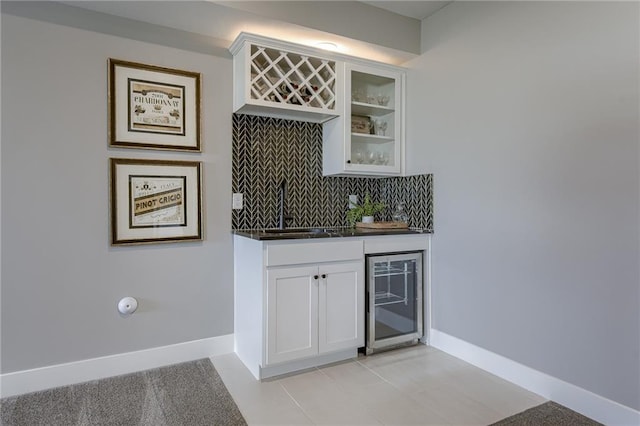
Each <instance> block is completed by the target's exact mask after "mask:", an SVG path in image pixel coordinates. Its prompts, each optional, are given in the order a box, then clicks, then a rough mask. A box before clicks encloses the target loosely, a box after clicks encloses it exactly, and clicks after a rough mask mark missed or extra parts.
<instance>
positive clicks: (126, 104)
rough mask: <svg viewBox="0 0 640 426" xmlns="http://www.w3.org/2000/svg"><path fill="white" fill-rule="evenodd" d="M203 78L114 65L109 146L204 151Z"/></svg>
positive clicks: (110, 76) (144, 66)
mask: <svg viewBox="0 0 640 426" xmlns="http://www.w3.org/2000/svg"><path fill="white" fill-rule="evenodd" d="M200 85H201V78H200V73H197V72H192V71H182V70H177V69H171V68H165V67H160V66H156V65H147V64H140V63H136V62H129V61H122V60H119V59H113V58H110V59H109V60H108V87H109V94H108V111H109V145H110V146H113V147H121V148H145V149H163V150H177V151H196V152H200V151H201V148H200V132H201V125H200V93H201V87H200Z"/></svg>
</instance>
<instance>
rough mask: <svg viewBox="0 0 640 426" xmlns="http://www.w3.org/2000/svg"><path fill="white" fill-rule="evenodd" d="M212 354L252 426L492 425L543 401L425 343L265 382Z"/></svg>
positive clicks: (231, 356) (232, 357) (225, 357)
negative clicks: (269, 425) (270, 425)
mask: <svg viewBox="0 0 640 426" xmlns="http://www.w3.org/2000/svg"><path fill="white" fill-rule="evenodd" d="M211 360H212V362H213V364H214V366H215V368H216V370H217V371H218V373H219V374H220V377H221V378H222V380H223V381H224V383H225V385H226V386H227V388H228V389H229V392H230V393H231V395H232V396H233V399H234V400H235V401H236V403H237V404H238V407H239V408H240V411H241V412H242V414H243V415H244V417H245V419H246V420H247V422H248V423H249V424H250V425H262V424H265V425H266V424H272V425H314V424H316V425H489V424H491V423H493V422H496V421H498V420H500V419H503V418H505V417H508V416H510V415H512V414H515V413H518V412H520V411H523V410H526V409H528V408H531V407H533V406H536V405H538V404H541V403H543V402H545V401H546V400H545V399H544V398H542V397H540V396H538V395H536V394H534V393H531V392H529V391H526V390H524V389H522V388H520V387H518V386H516V385H514V384H512V383H509V382H507V381H505V380H502V379H500V378H498V377H496V376H494V375H491V374H489V373H487V372H485V371H483V370H481V369H479V368H476V367H474V366H472V365H470V364H468V363H466V362H464V361H461V360H459V359H458V358H455V357H452V356H450V355H448V354H446V353H444V352H442V351H439V350H437V349H434V348H431V347H428V346H425V345H417V346H413V347H409V348H403V349H397V350H394V351H389V352H382V353H379V354H375V355H370V356H368V357H364V356H361V357H358V358H357V359H355V360H350V361H346V362H344V363H339V364H333V365H330V366H325V367H318V368H314V369H311V370H307V371H305V372H302V373H299V374H295V375H289V376H286V377H279V378H275V379H271V380H269V381H263V382H260V381H258V380H256V379H255V378H254V377H253V376H252V375H251V373H249V370H247V369H246V368H245V366H244V365H243V364H242V362H241V361H240V360H239V359H238V357H237V356H236V355H235V354H226V355H220V356H216V357H213V358H211Z"/></svg>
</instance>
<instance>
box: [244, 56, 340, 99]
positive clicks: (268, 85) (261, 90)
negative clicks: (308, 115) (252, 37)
mask: <svg viewBox="0 0 640 426" xmlns="http://www.w3.org/2000/svg"><path fill="white" fill-rule="evenodd" d="M250 52H251V53H250V55H251V56H250V63H251V81H250V96H251V99H253V100H257V101H265V102H273V103H276V104H288V105H299V106H302V107H306V108H318V109H322V110H332V111H333V110H335V109H336V86H337V83H336V62H335V61H332V60H329V59H321V58H316V57H312V56H309V55H304V54H298V53H293V52H287V51H284V50H280V49H275V48H269V47H263V46H259V45H255V44H252V45H251V51H250Z"/></svg>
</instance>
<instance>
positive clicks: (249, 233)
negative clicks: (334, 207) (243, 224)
mask: <svg viewBox="0 0 640 426" xmlns="http://www.w3.org/2000/svg"><path fill="white" fill-rule="evenodd" d="M232 232H233V233H234V234H235V235H239V236H242V237H247V238H251V239H254V240H300V239H306V238H343V237H367V236H374V235H414V234H431V233H433V231H432V230H428V229H419V228H409V229H361V228H346V227H345V228H340V227H337V228H329V227H326V228H325V227H315V228H286V229H240V230H233V231H232Z"/></svg>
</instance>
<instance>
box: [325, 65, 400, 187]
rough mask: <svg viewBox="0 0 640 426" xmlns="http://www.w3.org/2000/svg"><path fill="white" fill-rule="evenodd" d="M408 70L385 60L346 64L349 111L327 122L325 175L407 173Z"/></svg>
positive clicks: (346, 106) (346, 107)
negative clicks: (406, 93)
mask: <svg viewBox="0 0 640 426" xmlns="http://www.w3.org/2000/svg"><path fill="white" fill-rule="evenodd" d="M405 75H406V72H405V70H404V69H403V68H399V67H394V66H390V65H386V64H379V63H364V62H358V63H350V62H348V63H346V64H345V76H346V83H345V87H344V91H345V93H344V95H343V96H344V98H345V112H344V114H343V115H342V116H340V117H339V118H337V119H335V120H332V121H330V122H327V123H325V125H324V126H323V174H324V175H365V176H397V175H401V174H402V173H403V171H404V115H403V104H404V96H403V93H404V85H405Z"/></svg>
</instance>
